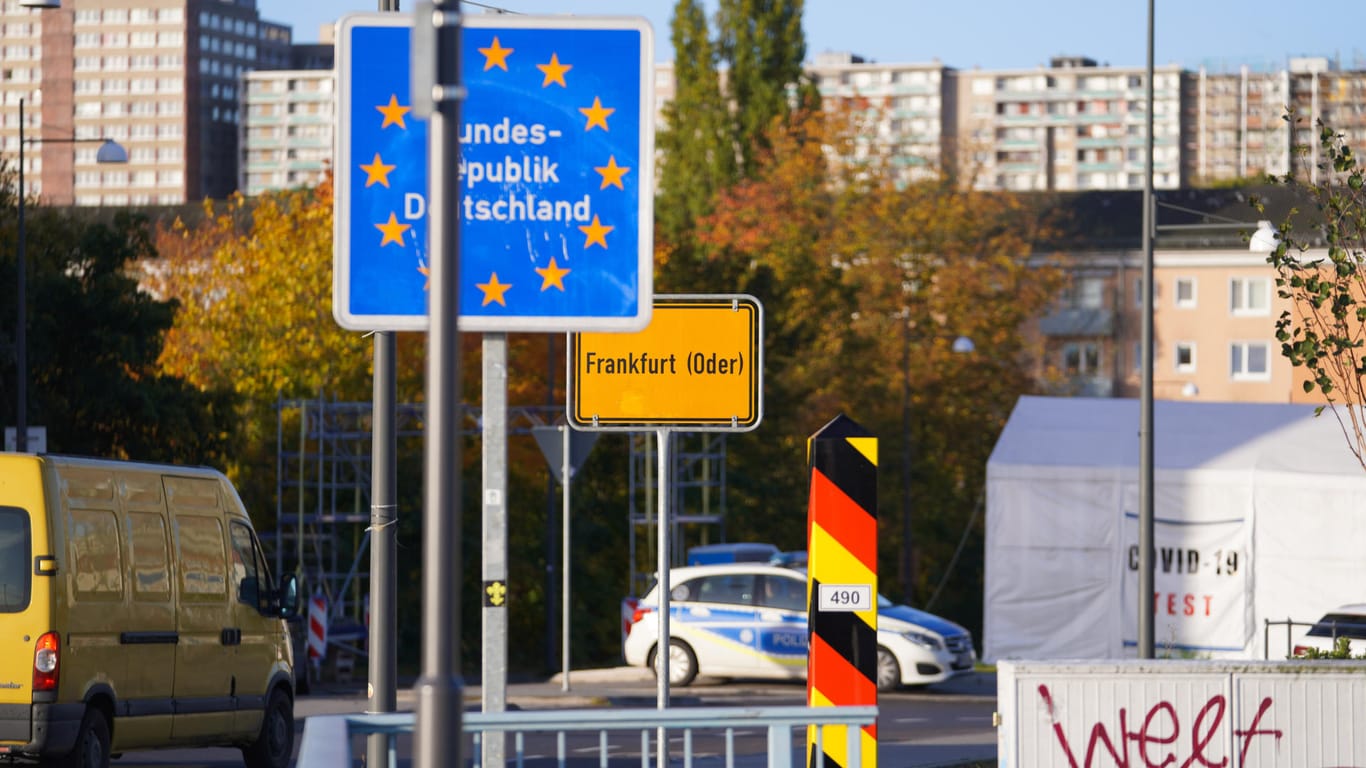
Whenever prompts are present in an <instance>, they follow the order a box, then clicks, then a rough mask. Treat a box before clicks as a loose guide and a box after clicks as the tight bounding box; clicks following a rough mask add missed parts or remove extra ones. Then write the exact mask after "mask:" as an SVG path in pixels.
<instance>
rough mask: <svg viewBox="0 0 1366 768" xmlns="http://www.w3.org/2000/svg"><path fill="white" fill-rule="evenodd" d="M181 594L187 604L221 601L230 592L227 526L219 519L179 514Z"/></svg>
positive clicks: (178, 536) (177, 525) (178, 538)
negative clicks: (225, 552) (225, 554)
mask: <svg viewBox="0 0 1366 768" xmlns="http://www.w3.org/2000/svg"><path fill="white" fill-rule="evenodd" d="M175 526H176V532H177V534H176V542H177V544H178V545H179V550H180V563H181V565H180V578H181V585H180V593H181V596H182V597H183V599H185V600H186V601H187V602H197V603H202V602H219V601H220V600H221V599H222V596H223V595H224V593H225V592H226V591H227V585H226V584H225V583H224V579H223V576H224V574H225V572H226V570H227V564H226V563H224V562H223V527H222V524H221V523H219V521H218V519H217V518H213V517H201V516H196V515H177V516H176V520H175Z"/></svg>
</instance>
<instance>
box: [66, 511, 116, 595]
mask: <svg viewBox="0 0 1366 768" xmlns="http://www.w3.org/2000/svg"><path fill="white" fill-rule="evenodd" d="M71 553H72V554H73V555H74V560H75V568H74V569H73V572H74V574H75V584H76V598H77V600H98V601H110V602H118V601H119V600H122V599H123V563H122V562H121V560H120V553H119V525H118V521H117V520H115V519H114V513H113V512H112V511H109V510H104V509H73V510H71Z"/></svg>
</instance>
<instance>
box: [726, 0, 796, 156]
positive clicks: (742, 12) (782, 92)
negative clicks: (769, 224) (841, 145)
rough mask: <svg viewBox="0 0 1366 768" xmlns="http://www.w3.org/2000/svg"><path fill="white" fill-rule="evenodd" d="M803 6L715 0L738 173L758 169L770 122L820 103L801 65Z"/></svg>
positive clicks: (782, 0)
mask: <svg viewBox="0 0 1366 768" xmlns="http://www.w3.org/2000/svg"><path fill="white" fill-rule="evenodd" d="M803 6H804V3H803V2H802V0H721V4H720V7H719V9H718V11H717V15H716V24H717V28H718V29H717V31H718V44H717V47H718V50H719V52H720V55H721V60H722V61H723V62H724V63H725V64H726V65H727V72H726V89H725V91H726V98H727V101H728V103H729V104H730V105H731V106H732V107H733V109H732V110H731V119H732V127H731V134H732V138H733V141H734V143H735V148H736V153H737V156H738V157H739V158H740V171H741V173H742V174H743V175H744V176H752V175H754V173H755V172H756V171H757V170H758V168H759V166H760V163H761V162H762V158H763V156H764V151H765V150H766V149H767V148H768V139H769V135H770V134H769V130H770V124H771V123H772V122H773V121H775V120H779V119H785V118H787V117H788V116H789V115H791V114H792V112H793V111H794V110H798V111H804V110H811V109H815V108H817V107H819V105H820V96H819V94H818V93H817V92H816V90H815V88H814V86H812V84H811V82H810V80H809V79H808V78H807V76H806V74H805V71H804V69H803V66H802V65H803V63H804V61H805V59H806V35H805V34H804V33H803V31H802V8H803Z"/></svg>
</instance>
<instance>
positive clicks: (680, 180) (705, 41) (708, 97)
mask: <svg viewBox="0 0 1366 768" xmlns="http://www.w3.org/2000/svg"><path fill="white" fill-rule="evenodd" d="M671 30H672V31H671V35H672V40H673V46H674V96H673V98H672V99H670V100H669V102H668V103H666V104H665V105H664V108H663V114H664V124H665V127H664V128H663V129H662V130H661V131H660V132H659V135H658V136H657V137H656V142H655V144H656V147H657V148H658V150H659V153H660V155H661V159H660V168H659V194H658V196H657V198H656V201H657V202H656V205H655V233H656V240H657V241H659V242H662V243H668V244H675V245H676V244H678V243H679V241H680V240H681V239H685V238H687V235H688V230H689V228H690V227H691V225H692V222H693V221H695V220H696V219H697V218H698V217H699V216H702V215H704V214H706V213H707V212H708V211H709V210H710V205H711V201H712V196H713V195H715V194H716V193H717V192H718V191H719V190H720V189H721V188H723V187H725V186H727V185H729V184H730V183H731V182H732V181H734V179H735V173H736V164H735V163H736V158H735V150H734V148H733V147H732V146H731V139H730V133H729V130H728V122H727V121H728V116H727V109H726V105H725V101H724V100H723V98H722V95H721V81H720V75H719V73H718V70H717V64H718V61H719V60H718V57H717V53H716V48H715V46H714V45H713V44H712V41H711V39H710V38H709V37H708V32H707V19H706V15H705V14H704V13H703V11H702V6H701V4H700V3H699V2H697V0H679V2H678V5H677V6H676V7H675V8H674V17H673V21H672V25H671Z"/></svg>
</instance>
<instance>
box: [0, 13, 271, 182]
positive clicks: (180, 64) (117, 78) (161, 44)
mask: <svg viewBox="0 0 1366 768" xmlns="http://www.w3.org/2000/svg"><path fill="white" fill-rule="evenodd" d="M290 37H291V31H290V30H289V28H288V27H284V26H282V25H278V24H273V23H271V22H268V21H263V20H261V19H260V17H259V14H258V12H257V10H256V3H255V0H65V2H63V4H62V7H61V8H57V9H44V10H39V9H33V8H25V7H22V6H20V5H19V3H18V2H17V0H0V45H3V53H4V55H3V64H2V65H0V70H2V71H0V108H2V111H0V146H2V147H3V151H4V154H5V156H6V158H7V159H10V158H13V159H14V160H17V157H18V154H19V111H20V110H19V102H20V101H21V100H22V101H23V102H24V116H25V125H24V133H25V138H26V139H27V140H28V142H29V146H26V147H25V152H24V160H25V165H26V166H27V167H26V168H25V174H26V176H25V186H26V191H27V192H29V193H30V194H34V195H38V196H40V197H41V198H42V199H43V200H44V201H45V202H48V203H51V204H57V205H64V204H73V203H74V204H76V205H115V206H117V205H166V204H179V203H184V202H187V201H195V200H200V199H202V198H204V197H224V196H226V195H227V194H229V193H231V192H232V191H233V190H234V189H236V188H237V184H238V177H237V163H238V124H239V109H240V107H239V104H240V101H239V96H240V94H239V88H240V83H241V76H242V75H243V74H244V73H245V72H247V71H250V70H252V69H256V68H268V67H280V66H288V62H289V49H290ZM72 138H76V139H82V140H93V139H113V140H115V141H117V142H119V143H120V144H121V145H123V146H124V148H125V149H126V150H127V152H128V163H127V164H126V165H98V164H96V162H95V153H96V150H97V149H98V145H97V144H96V143H94V142H88V141H82V142H78V143H72V142H70V141H69V140H70V139H72ZM45 139H47V141H45ZM12 161H13V160H12Z"/></svg>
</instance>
